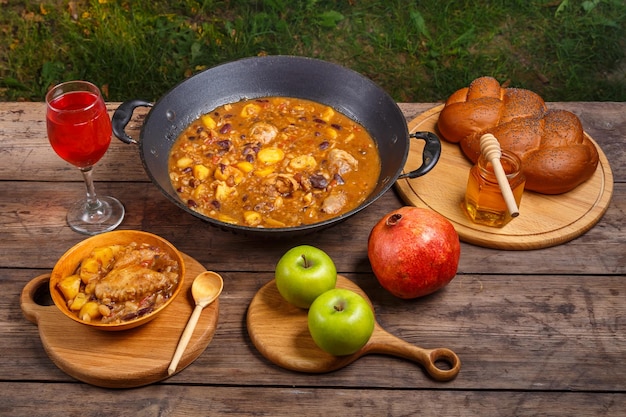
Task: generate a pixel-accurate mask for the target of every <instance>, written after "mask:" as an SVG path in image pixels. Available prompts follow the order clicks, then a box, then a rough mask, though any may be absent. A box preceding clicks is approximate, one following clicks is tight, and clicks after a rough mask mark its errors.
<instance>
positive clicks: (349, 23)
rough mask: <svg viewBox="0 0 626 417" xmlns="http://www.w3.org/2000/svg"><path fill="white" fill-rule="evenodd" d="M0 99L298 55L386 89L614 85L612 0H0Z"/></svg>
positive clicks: (140, 87)
mask: <svg viewBox="0 0 626 417" xmlns="http://www.w3.org/2000/svg"><path fill="white" fill-rule="evenodd" d="M0 4H1V5H2V13H1V14H0V100H33V101H41V100H43V97H44V95H45V92H46V91H47V89H48V88H49V87H50V86H52V85H54V84H56V83H58V82H61V81H66V80H69V79H87V80H90V81H92V82H94V83H96V84H98V85H99V86H101V88H102V89H103V91H104V93H105V95H106V98H107V99H108V100H110V101H123V100H127V99H130V98H144V99H148V100H156V99H158V97H160V96H161V95H163V94H164V93H165V92H167V91H168V90H169V89H171V88H172V87H174V86H175V85H176V84H178V83H179V82H181V81H183V80H184V79H185V78H187V77H190V76H192V75H193V74H195V73H197V72H199V71H202V70H203V69H206V68H209V67H211V66H214V65H217V64H220V63H223V62H226V61H231V60H235V59H238V58H242V57H249V56H258V55H273V54H285V55H302V56H309V57H314V58H319V59H324V60H328V61H332V62H336V63H339V64H342V65H344V66H347V67H350V68H352V69H354V70H356V71H358V72H360V73H362V74H364V75H366V76H367V77H369V78H371V79H372V80H374V81H375V82H376V83H378V84H379V85H380V86H381V87H383V88H384V89H385V90H387V91H388V92H389V93H390V94H391V95H392V96H393V97H394V98H395V99H396V100H398V101H404V102H409V101H415V102H432V101H440V100H445V98H446V97H447V96H448V95H449V94H451V93H452V92H453V91H455V90H456V89H458V88H461V87H463V86H465V85H467V84H468V83H469V82H470V81H471V80H473V79H474V78H477V77H479V76H482V75H491V76H494V77H496V78H497V79H499V80H500V81H501V82H503V83H506V84H507V85H511V86H516V87H522V88H529V89H532V90H534V91H536V92H537V93H539V94H540V95H542V96H543V97H544V99H545V100H546V101H568V100H576V101H587V100H589V101H591V100H597V101H605V100H606V101H624V100H625V99H626V60H625V56H626V52H625V51H626V30H625V27H626V24H625V23H626V2H624V1H623V0H586V1H580V0H561V1H553V0H508V1H505V0H499V1H497V0H487V1H484V2H474V1H468V0H424V1H403V0H388V1H367V0H340V1H330V0H252V1H248V0H245V1H244V0H221V1H218V0H172V1H151V0H136V1H130V0H121V1H114V0H91V1H87V0H83V1H60V0H56V1H53V0H48V1H44V2H38V3H33V2H29V1H13V0H0Z"/></svg>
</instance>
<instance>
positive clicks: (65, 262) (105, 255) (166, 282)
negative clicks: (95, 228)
mask: <svg viewBox="0 0 626 417" xmlns="http://www.w3.org/2000/svg"><path fill="white" fill-rule="evenodd" d="M184 275H185V263H184V260H183V257H182V255H181V253H180V252H179V251H178V250H177V249H176V248H175V247H174V246H173V245H172V244H171V243H170V242H168V241H167V240H165V239H163V238H161V237H159V236H157V235H154V234H152V233H148V232H143V231H137V230H118V231H113V232H108V233H103V234H101V235H96V236H92V237H90V238H88V239H85V240H83V241H81V242H79V243H78V244H76V245H75V246H73V247H72V248H71V249H69V250H68V251H67V252H66V253H65V254H63V255H62V256H61V258H60V259H59V260H58V261H57V263H56V265H55V266H54V269H53V270H52V273H51V275H50V294H51V296H52V300H53V301H54V304H55V305H56V306H57V307H58V308H59V309H60V310H61V312H62V313H63V314H64V315H66V316H67V317H69V318H70V319H72V320H74V321H76V322H78V323H81V324H85V325H88V326H91V327H95V328H97V329H101V330H125V329H130V328H133V327H137V326H139V325H142V324H145V323H147V322H149V321H151V320H152V319H154V318H155V317H156V316H157V315H158V314H160V313H162V312H163V311H164V310H165V309H166V308H167V306H168V305H170V304H171V303H172V302H173V301H174V299H175V298H176V297H177V296H178V294H179V293H180V290H181V288H182V285H183V280H184Z"/></svg>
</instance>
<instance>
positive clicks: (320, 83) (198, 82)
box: [113, 56, 441, 237]
mask: <svg viewBox="0 0 626 417" xmlns="http://www.w3.org/2000/svg"><path fill="white" fill-rule="evenodd" d="M268 96H284V97H296V98H303V99H308V100H313V101H317V102H319V103H323V104H326V105H328V106H331V107H333V108H334V109H335V110H337V111H339V112H341V113H343V114H344V115H346V116H348V117H350V118H352V119H353V120H354V121H356V122H358V123H360V124H361V125H363V126H364V127H365V129H367V131H368V132H369V133H370V135H372V137H373V138H374V140H375V141H376V144H377V146H378V150H379V154H380V158H381V165H382V166H381V173H380V177H379V179H378V184H377V186H376V188H375V189H374V191H373V192H372V193H371V194H370V196H369V197H368V198H367V199H366V200H365V201H364V202H363V203H362V204H361V205H360V206H358V207H357V208H355V209H354V210H352V211H350V212H348V213H346V214H343V215H341V216H338V217H336V218H333V219H330V220H326V221H324V222H320V223H315V224H311V225H303V226H297V227H287V228H265V229H262V228H253V227H246V226H237V225H231V224H227V223H223V222H221V221H218V220H216V219H213V218H210V217H207V216H204V215H202V214H200V213H198V212H196V211H194V210H191V209H190V208H189V207H187V205H186V204H185V203H184V202H183V201H181V200H180V199H179V198H178V196H177V194H176V191H175V190H174V188H173V187H172V185H171V183H170V179H169V172H168V155H169V152H170V149H171V147H172V145H173V143H174V142H175V141H176V139H177V137H178V136H179V134H180V133H181V132H182V131H183V130H184V129H185V128H186V127H187V126H188V125H189V124H190V123H191V122H192V121H194V120H195V119H197V118H198V117H200V116H201V115H203V114H205V113H209V112H211V111H212V110H214V109H215V108H216V107H219V106H221V105H224V104H227V103H233V102H237V101H240V100H243V99H254V98H259V97H268ZM139 106H151V107H152V108H151V109H150V111H149V113H148V115H147V117H146V119H145V122H144V124H143V126H142V128H141V133H140V138H139V141H135V140H134V139H132V138H131V137H130V136H129V135H128V134H126V132H125V130H124V129H125V127H126V125H127V124H128V122H129V121H130V119H131V116H132V113H133V111H134V110H135V109H136V108H137V107H139ZM113 131H114V134H115V136H117V137H118V138H119V139H120V140H122V141H124V142H126V143H136V144H138V145H139V148H140V150H139V151H140V155H141V160H142V162H143V165H144V168H145V170H146V172H147V173H148V175H149V176H150V178H151V180H152V182H153V183H154V184H155V185H156V186H157V187H158V188H159V189H160V190H161V192H162V193H163V194H164V195H165V196H166V197H167V198H168V199H169V200H171V201H172V202H173V203H174V204H176V205H177V206H178V207H180V208H181V209H182V210H184V211H186V212H188V213H189V214H191V215H193V216H196V217H198V218H201V219H203V220H205V221H207V222H209V223H211V224H213V225H216V226H219V227H220V228H223V229H227V230H231V231H235V232H243V233H247V234H252V235H264V236H280V237H286V236H291V235H295V234H303V233H308V232H312V231H316V230H319V229H322V228H325V227H328V226H330V225H333V224H335V223H337V222H339V221H342V220H345V219H346V218H348V217H350V216H352V215H354V214H356V213H358V212H359V211H361V210H363V209H364V208H365V207H367V206H369V205H370V204H371V203H372V202H374V201H376V200H377V199H378V198H379V197H380V196H381V195H383V194H384V193H385V192H386V191H387V190H388V189H389V188H390V187H391V186H392V185H393V184H394V183H395V181H396V180H397V179H398V178H400V177H409V178H415V177H418V176H421V175H424V174H425V173H427V172H428V171H430V170H431V169H432V168H433V167H434V166H435V164H436V163H437V161H438V159H439V156H440V154H441V143H440V142H439V139H438V138H437V136H436V135H434V134H433V133H431V132H417V133H414V134H411V135H409V132H408V128H407V124H406V120H405V118H404V116H403V114H402V112H401V111H400V108H399V107H398V105H397V104H396V103H395V101H394V100H393V99H392V98H391V97H390V96H389V95H388V94H387V93H386V92H385V91H384V90H383V89H382V88H380V87H379V86H378V85H376V84H375V83H374V82H372V81H371V80H370V79H368V78H366V77H364V76H362V75H361V74H359V73H357V72H355V71H353V70H350V69H347V68H345V67H342V66H340V65H337V64H333V63H330V62H327V61H322V60H317V59H311V58H304V57H296V56H266V57H254V58H246V59H241V60H238V61H233V62H229V63H226V64H222V65H218V66H216V67H213V68H210V69H207V70H205V71H203V72H200V73H198V74H196V75H194V76H192V77H190V78H188V79H187V80H185V81H183V82H182V83H180V84H178V85H177V86H176V87H174V88H173V89H172V90H170V91H169V92H168V93H167V94H165V95H164V96H163V97H162V98H160V99H159V100H158V101H157V102H156V103H155V104H154V105H152V104H151V103H150V102H147V101H144V100H137V99H135V100H129V101H126V102H124V103H122V104H121V105H120V106H119V108H118V109H117V110H116V111H115V113H114V115H113ZM412 137H413V138H416V139H421V140H424V141H425V142H426V144H425V148H424V153H423V164H422V166H421V167H420V168H418V169H417V170H415V171H412V172H410V173H407V174H403V175H401V173H402V169H403V167H404V164H405V162H406V159H407V157H408V152H409V141H410V138H412Z"/></svg>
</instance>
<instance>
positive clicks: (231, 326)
mask: <svg viewBox="0 0 626 417" xmlns="http://www.w3.org/2000/svg"><path fill="white" fill-rule="evenodd" d="M117 105H118V103H110V104H109V107H110V110H111V111H113V110H114V109H115V108H116V107H117ZM435 105H436V103H420V104H417V103H412V104H401V109H402V110H403V112H404V113H405V115H406V117H407V119H408V120H412V119H413V118H415V117H416V116H417V115H418V114H420V113H422V112H424V111H426V110H428V109H430V108H432V107H434V106H435ZM549 105H550V107H558V108H563V109H566V110H570V111H573V112H574V113H576V114H577V115H578V116H579V117H580V118H581V120H582V122H583V125H584V127H585V130H586V131H587V132H588V133H589V134H590V135H591V136H592V137H593V138H594V139H595V140H596V141H597V142H598V143H599V145H600V146H601V147H602V149H603V151H604V152H605V154H606V155H607V157H608V160H609V162H610V164H611V168H612V170H613V176H614V180H615V184H614V195H613V198H612V201H611V203H610V205H609V208H608V210H607V212H606V213H605V215H604V216H603V218H602V219H601V220H600V222H599V223H598V224H597V225H596V226H595V227H593V228H592V229H591V230H589V231H588V232H587V233H585V234H583V235H582V236H580V237H578V238H576V239H574V240H573V241H571V242H568V243H566V244H563V245H559V246H555V247H551V248H547V249H541V250H532V251H505V250H496V249H488V248H483V247H478V246H473V245H470V244H466V243H463V244H462V254H461V261H460V265H459V271H458V275H457V277H456V278H455V279H454V280H453V281H452V282H451V283H450V284H449V286H448V287H446V288H445V289H444V290H442V291H440V292H438V293H435V294H433V295H431V296H428V297H425V298H421V299H417V300H411V301H401V300H399V299H396V298H394V297H393V296H391V295H389V294H388V293H386V292H385V291H384V290H382V288H381V287H380V286H379V285H378V283H377V281H376V279H375V277H374V276H373V274H372V272H371V269H370V266H369V263H368V260H367V252H366V243H367V237H368V234H369V231H370V230H371V228H372V227H373V225H374V224H375V223H376V222H377V221H378V220H379V219H380V218H381V217H382V216H383V215H384V214H385V213H387V212H389V211H391V210H393V209H395V208H397V207H400V206H401V205H403V202H402V201H401V200H400V198H399V197H398V195H397V194H396V192H395V191H394V190H390V191H389V192H387V193H386V194H385V195H384V196H383V197H382V198H381V199H380V200H378V201H377V202H376V203H374V204H373V205H372V206H370V207H369V208H367V209H366V210H364V211H363V212H361V213H359V214H358V215H357V216H355V217H353V218H351V219H349V220H347V221H346V222H344V223H342V224H339V225H337V226H335V227H333V228H331V229H327V230H325V231H322V232H319V233H316V234H313V235H308V236H305V237H300V238H296V239H292V240H273V241H262V242H260V241H256V240H254V239H249V238H246V237H243V236H239V235H234V234H231V233H227V232H223V231H220V230H217V229H215V228H212V227H210V226H208V225H206V224H204V223H203V222H201V221H200V220H198V219H195V218H193V217H192V216H190V215H187V214H185V213H184V212H182V211H181V210H180V209H178V208H177V207H175V206H174V205H173V204H171V203H170V202H169V201H168V200H166V198H165V197H163V196H162V195H161V193H160V192H159V191H158V190H157V188H156V187H155V186H154V185H153V184H152V183H151V182H150V181H149V179H148V177H147V175H146V173H145V172H144V170H143V167H142V165H141V162H140V158H139V153H138V148H137V147H136V146H135V145H125V144H122V143H121V142H119V141H117V140H113V142H112V146H111V148H110V150H109V152H108V153H107V155H106V156H105V157H104V158H103V160H102V161H101V162H100V163H99V164H98V165H97V166H96V168H95V180H96V189H97V191H98V192H99V193H102V194H112V195H114V196H116V197H118V198H119V199H120V200H121V201H122V202H124V204H125V206H126V209H127V215H126V218H125V220H124V222H123V223H122V225H121V228H122V229H141V230H145V231H148V232H152V233H156V234H158V235H161V236H163V237H164V238H166V239H168V240H170V241H171V242H172V243H174V244H175V245H176V246H177V247H178V248H179V249H180V250H182V251H183V252H185V253H186V254H188V255H189V256H191V257H193V258H194V259H196V260H197V261H199V262H200V263H201V264H202V265H203V266H204V267H206V268H207V269H212V270H215V271H217V272H219V273H221V274H222V275H223V277H224V279H225V287H224V292H223V294H222V296H221V298H220V315H219V322H218V327H217V330H216V333H215V336H214V338H213V340H212V342H211V343H210V345H209V346H208V348H207V349H206V350H205V351H204V353H202V354H201V355H200V357H199V358H198V359H197V360H196V361H195V362H194V363H192V364H191V365H190V366H189V367H187V368H186V369H184V370H183V371H181V372H180V373H177V374H176V375H174V376H173V377H171V378H169V379H166V380H165V381H163V382H159V383H155V384H151V385H148V386H145V387H141V388H135V389H120V390H114V389H105V388H99V387H94V386H91V385H87V384H84V383H82V382H79V381H77V380H75V379H73V378H72V377H70V376H68V375H67V374H65V373H63V372H62V371H61V370H59V368H57V367H56V366H55V364H54V363H53V362H52V361H51V360H50V359H49V358H48V356H47V354H46V352H45V351H44V349H43V347H42V344H41V340H40V338H39V334H38V329H37V327H36V326H35V325H34V324H32V323H31V322H29V321H27V320H26V318H25V317H24V315H23V314H22V311H21V309H20V303H19V299H20V294H21V291H22V289H23V288H24V286H25V284H26V283H27V282H29V281H30V280H31V279H33V278H34V277H36V276H38V275H40V274H43V273H47V272H49V271H50V270H51V269H52V267H53V265H54V263H55V261H56V260H57V258H58V257H59V256H60V255H61V254H62V253H63V252H65V250H67V249H68V248H69V247H71V246H72V245H73V244H75V243H77V242H78V241H80V240H82V239H83V238H84V236H81V235H78V234H76V233H74V232H72V231H71V230H70V229H69V228H68V227H67V226H66V225H65V213H66V210H67V206H68V204H69V203H70V202H71V201H73V200H74V199H76V198H77V197H79V196H80V195H81V194H82V193H83V192H84V186H83V183H82V179H81V176H80V174H79V173H78V172H77V171H76V169H75V168H73V167H71V166H69V165H68V164H67V163H65V162H63V161H62V160H61V159H60V158H58V157H57V156H56V155H55V154H54V152H53V151H52V149H51V148H50V146H49V144H48V141H47V138H46V131H45V118H44V112H45V106H44V105H43V104H42V103H0V271H1V274H2V275H1V278H0V294H2V297H0V351H1V352H2V355H1V358H0V415H7V416H9V415H10V416H34V415H37V416H48V415H50V416H52V415H80V416H102V415H119V416H156V415H159V416H191V415H260V416H281V415H293V414H294V413H296V412H298V413H300V414H304V415H337V414H346V413H349V414H351V415H375V416H380V415H416V414H418V413H420V414H422V415H467V416H483V417H485V416H487V417H488V416H513V415H515V416H536V415H554V416H557V415H559V416H571V415H580V416H582V415H594V416H595V415H602V416H609V415H610V416H617V415H624V414H623V413H624V410H626V277H625V275H626V244H625V243H626V234H625V233H623V229H624V212H625V211H626V184H625V180H626V144H625V142H624V139H625V138H626V103H596V102H594V103H550V104H549ZM144 117H145V111H142V110H141V109H139V110H138V111H137V112H136V114H135V116H134V118H133V120H132V121H131V123H130V125H129V129H128V130H129V132H130V133H131V135H133V136H135V137H138V129H139V127H140V125H141V122H142V120H143V118H144ZM302 243H306V244H311V245H315V246H318V247H320V248H322V249H324V250H325V251H327V252H328V253H329V254H331V256H332V257H333V258H334V259H335V261H336V263H337V268H338V270H339V272H340V273H341V274H342V275H344V276H346V277H348V278H349V279H351V280H353V281H354V282H356V283H357V284H358V285H360V286H361V287H362V288H363V289H364V290H365V292H366V293H367V294H368V296H369V297H370V298H371V300H372V302H373V304H374V306H375V308H376V312H377V317H378V320H379V322H380V323H381V325H382V326H383V327H384V328H385V329H386V330H387V331H389V332H390V333H392V334H394V335H396V336H399V337H401V338H402V339H404V340H407V341H408V342H410V343H412V344H415V345H418V346H422V347H426V348H430V347H447V348H450V349H452V350H453V351H455V352H456V353H457V354H458V355H459V356H460V358H461V361H462V368H461V371H460V373H459V375H458V377H457V378H456V379H454V380H453V381H450V382H446V383H441V382H436V381H434V380H432V379H430V378H429V377H428V376H426V374H425V373H424V371H423V370H422V369H421V368H420V367H419V366H418V365H415V364H413V363H409V362H406V361H404V360H401V359H398V358H393V357H386V356H378V355H370V356H365V357H362V358H360V359H359V360H357V361H356V362H354V363H353V364H351V365H349V366H347V367H346V368H343V369H341V370H339V371H335V372H332V373H328V374H319V375H317V374H315V375H311V374H302V373H296V372H291V371H288V370H285V369H282V368H280V367H278V366H275V365H274V364H272V363H270V362H269V361H267V360H266V359H265V358H264V357H263V356H261V355H260V354H259V352H258V351H257V350H256V349H255V348H254V346H253V345H252V343H251V341H250V339H249V337H248V334H247V331H246V320H245V316H246V311H247V306H248V304H249V302H250V300H251V299H252V297H253V296H254V294H255V293H256V292H257V291H258V290H259V288H261V287H262V286H263V285H264V284H265V283H267V282H268V281H269V280H271V279H272V278H273V268H274V265H275V263H276V261H277V260H278V259H279V257H280V256H281V255H282V254H283V253H284V252H285V251H286V250H287V249H289V248H290V247H292V246H294V245H297V244H302ZM84 349H85V350H97V349H98V346H91V345H89V341H88V340H86V341H85V346H84Z"/></svg>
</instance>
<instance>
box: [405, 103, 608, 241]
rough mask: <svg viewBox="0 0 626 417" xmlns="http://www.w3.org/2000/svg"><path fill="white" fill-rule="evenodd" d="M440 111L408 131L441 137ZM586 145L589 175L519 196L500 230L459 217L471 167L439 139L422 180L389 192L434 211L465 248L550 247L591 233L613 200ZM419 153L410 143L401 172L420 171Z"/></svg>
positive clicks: (604, 168) (604, 163) (602, 167)
mask: <svg viewBox="0 0 626 417" xmlns="http://www.w3.org/2000/svg"><path fill="white" fill-rule="evenodd" d="M442 109H443V105H440V106H437V107H435V108H433V109H431V110H429V111H427V112H425V113H423V114H421V115H420V116H418V117H417V118H415V119H414V120H412V121H411V122H410V123H409V131H410V132H416V131H428V132H433V133H436V134H438V135H439V137H441V134H439V132H438V131H437V120H438V119H439V113H440V112H441V110H442ZM587 136H588V135H587ZM588 137H589V136H588ZM589 139H590V140H591V141H592V142H593V144H594V145H595V146H596V149H597V150H598V154H599V157H600V162H599V164H598V168H597V169H596V172H595V173H594V175H593V176H592V177H591V178H590V179H589V180H587V181H586V182H584V183H583V184H581V185H579V186H578V187H576V188H575V189H573V190H572V191H570V192H568V193H565V194H560V195H545V194H539V193H535V192H532V191H525V192H524V195H523V196H522V201H521V203H520V206H519V212H520V214H519V216H518V217H516V218H515V219H513V221H511V222H510V223H509V224H507V225H506V226H504V227H502V228H496V227H489V226H483V225H478V224H475V223H473V222H472V221H471V220H470V219H469V218H468V217H467V216H466V215H465V212H464V210H463V208H462V206H461V203H462V201H463V198H464V196H465V189H466V188H467V178H468V175H469V171H470V168H471V167H472V164H471V162H470V161H469V160H468V159H467V158H466V157H465V155H463V152H462V151H461V148H460V146H459V145H458V144H455V143H449V142H446V141H445V140H443V139H442V140H441V147H442V149H441V157H440V159H439V162H438V163H437V165H436V166H435V167H434V168H433V169H432V170H431V171H430V172H429V173H428V174H426V175H424V176H422V177H419V178H415V179H400V180H398V181H397V182H396V184H395V186H396V189H397V190H398V192H399V193H400V195H401V197H402V199H403V200H404V201H405V203H407V204H410V205H413V206H416V207H423V208H428V209H431V210H434V211H436V212H437V213H439V214H441V215H443V216H444V217H446V218H447V219H448V220H450V222H452V224H453V225H454V228H455V229H456V231H457V233H458V234H459V237H460V238H461V240H463V241H465V242H468V243H472V244H475V245H479V246H484V247H489V248H496V249H514V250H528V249H540V248H545V247H550V246H556V245H559V244H561V243H565V242H568V241H570V240H572V239H574V238H576V237H578V236H580V235H582V234H583V233H585V232H586V231H587V230H589V229H591V228H592V227H593V226H594V225H595V224H596V223H597V222H598V221H599V220H600V218H602V215H603V214H604V213H605V212H606V210H607V209H608V206H609V202H610V201H611V196H612V195H613V174H612V172H611V167H610V165H609V161H608V160H607V158H606V155H605V154H604V153H603V152H602V149H600V147H599V146H598V144H597V143H596V142H595V141H594V140H593V139H592V138H591V137H589ZM422 148H423V142H421V141H411V147H410V150H409V156H408V158H407V163H406V165H405V167H404V171H405V172H410V171H411V170H413V169H415V168H416V167H418V166H420V164H421V160H422V156H421V155H422Z"/></svg>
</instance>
